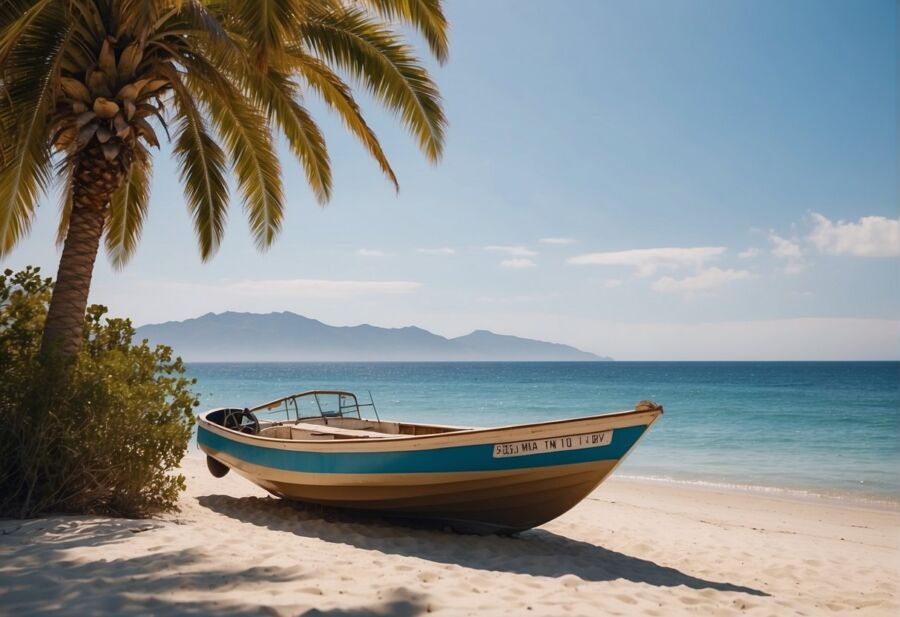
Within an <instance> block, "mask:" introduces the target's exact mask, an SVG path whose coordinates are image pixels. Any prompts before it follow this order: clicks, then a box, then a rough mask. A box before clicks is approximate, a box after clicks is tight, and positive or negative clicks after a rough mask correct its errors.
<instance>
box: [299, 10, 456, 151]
mask: <svg viewBox="0 0 900 617" xmlns="http://www.w3.org/2000/svg"><path fill="white" fill-rule="evenodd" d="M298 27H299V30H300V36H301V39H302V40H303V42H304V43H305V44H306V45H307V46H308V47H309V48H310V49H311V50H313V52H315V53H316V54H318V55H319V56H320V57H321V58H322V59H324V60H325V61H326V62H328V63H329V64H333V65H335V66H337V67H338V68H340V69H342V70H345V71H347V72H349V73H350V74H351V75H353V76H354V77H356V78H358V79H360V80H361V81H362V82H363V83H364V84H365V85H366V87H367V88H368V89H369V91H370V92H371V93H372V94H373V95H374V96H375V97H376V98H377V99H379V100H380V101H381V102H382V103H383V104H384V105H385V106H386V107H387V108H388V109H391V110H393V111H394V112H396V113H397V114H398V115H399V116H400V118H401V120H402V122H403V124H404V125H406V128H407V129H408V130H409V131H410V133H412V134H413V135H414V136H415V137H416V138H417V139H418V142H419V147H420V148H421V150H422V151H423V152H424V153H425V155H426V156H427V157H428V159H429V160H431V161H432V162H434V161H437V160H438V159H439V158H440V156H441V152H442V150H443V144H444V128H445V126H446V124H447V119H446V118H445V116H444V111H443V109H442V108H441V102H440V95H439V93H438V90H437V86H436V85H435V84H434V82H433V81H432V80H431V77H429V75H428V71H426V70H425V68H424V67H423V66H422V65H421V63H420V62H419V61H418V59H417V58H416V57H415V55H414V54H413V51H412V49H411V48H410V47H409V46H408V45H406V44H405V43H403V41H402V38H401V37H400V36H399V35H398V34H397V33H395V32H393V31H392V30H390V29H389V28H388V27H386V26H385V25H384V24H383V23H382V22H380V21H379V20H377V19H374V18H372V17H370V16H369V15H367V14H366V13H365V11H362V10H359V9H355V8H353V7H347V8H345V9H343V10H330V11H318V12H313V13H312V14H310V15H308V17H307V19H306V20H304V21H302V22H301V23H300V24H299V26H298Z"/></svg>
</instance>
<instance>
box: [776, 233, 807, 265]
mask: <svg viewBox="0 0 900 617" xmlns="http://www.w3.org/2000/svg"><path fill="white" fill-rule="evenodd" d="M769 240H770V241H771V242H772V255H774V256H775V257H778V258H779V259H794V258H797V257H801V256H802V255H803V252H802V251H801V250H800V245H799V244H797V243H796V242H794V241H793V240H788V239H787V238H782V237H781V236H779V235H778V234H776V233H775V232H774V231H773V232H770V233H769Z"/></svg>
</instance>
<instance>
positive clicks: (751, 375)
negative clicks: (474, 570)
mask: <svg viewBox="0 0 900 617" xmlns="http://www.w3.org/2000/svg"><path fill="white" fill-rule="evenodd" d="M188 372H189V374H190V375H191V376H193V377H196V378H197V380H198V383H197V386H196V391H197V392H198V393H199V394H200V398H201V404H200V408H199V410H205V409H209V408H212V407H219V406H226V405H227V406H242V407H243V406H253V405H256V404H259V403H262V402H265V401H268V400H271V399H274V398H277V397H280V396H284V395H288V394H292V393H296V392H300V391H303V390H310V389H325V388H333V389H344V390H350V391H353V392H356V393H357V394H358V395H359V398H360V399H361V402H362V400H363V399H366V400H367V399H368V393H367V392H368V391H371V393H372V396H373V397H374V399H375V403H376V404H377V407H378V412H379V415H380V416H381V418H383V419H384V418H387V419H397V420H408V421H423V422H438V423H445V424H458V425H469V426H492V425H505V424H515V423H520V422H532V421H538V420H549V419H553V418H566V417H573V416H580V415H588V414H594V413H598V412H607V411H616V410H622V409H631V408H632V407H633V406H634V404H635V403H636V402H637V401H639V400H641V399H652V400H654V401H656V402H658V403H661V404H662V405H663V406H664V407H665V414H664V415H663V417H662V419H661V420H660V421H659V422H657V423H656V424H655V425H654V427H653V429H652V430H651V431H650V433H649V434H648V435H647V436H646V437H645V438H644V439H643V440H642V441H641V442H640V443H639V444H638V446H637V448H636V449H635V451H634V452H633V453H632V454H631V455H630V456H629V458H628V459H627V460H626V461H625V462H624V463H623V464H622V466H621V467H620V468H619V470H618V471H617V472H616V473H617V475H621V476H637V477H648V478H658V479H664V480H673V481H681V482H697V483H710V484H715V485H728V486H732V487H746V488H751V489H755V490H768V491H774V492H778V491H787V492H791V493H794V492H799V493H804V494H812V495H823V496H831V497H851V498H862V499H870V500H876V501H884V502H893V503H900V363H898V362H472V363H460V362H448V363H441V362H428V363H358V364H357V363H325V364H311V363H225V364H196V363H195V364H189V365H188Z"/></svg>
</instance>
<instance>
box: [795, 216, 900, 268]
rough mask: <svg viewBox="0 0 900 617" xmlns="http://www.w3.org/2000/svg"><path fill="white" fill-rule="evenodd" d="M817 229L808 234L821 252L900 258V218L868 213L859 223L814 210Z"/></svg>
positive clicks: (813, 217) (813, 218) (814, 222)
mask: <svg viewBox="0 0 900 617" xmlns="http://www.w3.org/2000/svg"><path fill="white" fill-rule="evenodd" d="M812 220H813V225H814V227H813V230H812V231H811V232H810V233H809V235H808V236H807V239H808V240H809V241H810V242H812V243H813V244H814V245H815V246H816V248H817V249H819V251H821V252H822V253H828V254H830V255H851V256H853V257H900V219H889V218H885V217H883V216H864V217H862V218H860V219H859V221H857V222H856V223H853V222H844V221H838V222H837V223H833V222H832V221H830V220H829V219H828V218H827V217H825V216H822V215H821V214H818V213H816V212H813V213H812Z"/></svg>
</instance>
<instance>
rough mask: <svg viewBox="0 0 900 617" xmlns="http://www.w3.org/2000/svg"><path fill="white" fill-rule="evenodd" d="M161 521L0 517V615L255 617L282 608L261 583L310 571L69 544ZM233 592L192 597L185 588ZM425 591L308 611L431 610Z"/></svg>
mask: <svg viewBox="0 0 900 617" xmlns="http://www.w3.org/2000/svg"><path fill="white" fill-rule="evenodd" d="M160 526H161V524H160V523H157V522H153V521H146V520H144V521H140V520H126V519H104V518H100V517H84V516H80V517H79V516H55V517H47V518H44V519H34V520H30V521H24V522H22V521H2V520H0V554H2V555H3V560H2V567H0V615H55V616H63V615H108V614H115V615H119V616H122V617H139V616H143V615H167V616H169V615H172V616H185V617H201V616H207V615H217V616H222V617H256V616H258V615H260V614H265V613H267V612H268V613H277V612H279V609H278V606H277V605H273V606H267V603H270V602H271V598H270V597H268V596H259V595H258V594H255V593H254V589H255V587H256V585H257V584H262V583H265V584H268V585H272V584H273V583H274V584H285V585H292V584H294V583H296V582H297V581H300V580H302V579H304V578H306V577H307V576H308V575H307V574H306V573H304V572H302V571H298V570H297V568H289V567H277V566H264V567H249V568H248V567H246V565H245V564H242V563H235V564H227V565H226V564H221V563H209V559H208V556H207V555H206V554H205V553H204V551H202V550H199V549H197V548H181V549H179V548H175V549H173V550H163V551H160V552H152V553H147V554H128V553H125V552H121V551H120V552H118V553H108V554H107V553H101V554H104V555H105V558H102V559H88V560H83V559H78V558H76V557H73V556H72V554H71V552H70V550H71V549H77V548H86V547H90V548H93V549H100V548H102V547H104V546H107V545H115V544H119V543H122V542H127V541H128V540H129V538H131V536H132V535H133V534H135V533H142V532H144V531H150V530H152V529H154V528H156V527H160ZM236 587H241V588H245V589H246V590H247V593H246V595H245V596H244V597H243V598H241V597H240V596H238V598H235V596H234V594H232V595H231V596H220V597H214V598H213V599H205V600H202V599H200V600H188V599H185V598H184V597H179V595H178V594H179V592H187V593H191V592H194V591H202V592H203V593H205V594H212V595H213V596H215V595H216V592H217V591H219V590H221V591H223V592H227V591H230V590H233V589H235V588H236ZM426 600H427V598H426V597H425V595H424V594H421V593H415V592H410V591H407V590H397V591H395V592H394V593H393V594H392V595H389V596H388V597H387V598H385V599H384V600H383V601H380V602H374V603H369V604H367V605H365V606H360V607H355V608H354V607H350V608H334V609H328V610H321V609H318V608H310V609H309V610H307V611H306V612H304V613H302V615H301V617H314V616H319V617H364V616H365V617H381V616H387V615H391V616H394V615H396V616H398V617H415V616H416V615H421V614H423V613H425V612H426V610H427V603H426Z"/></svg>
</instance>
